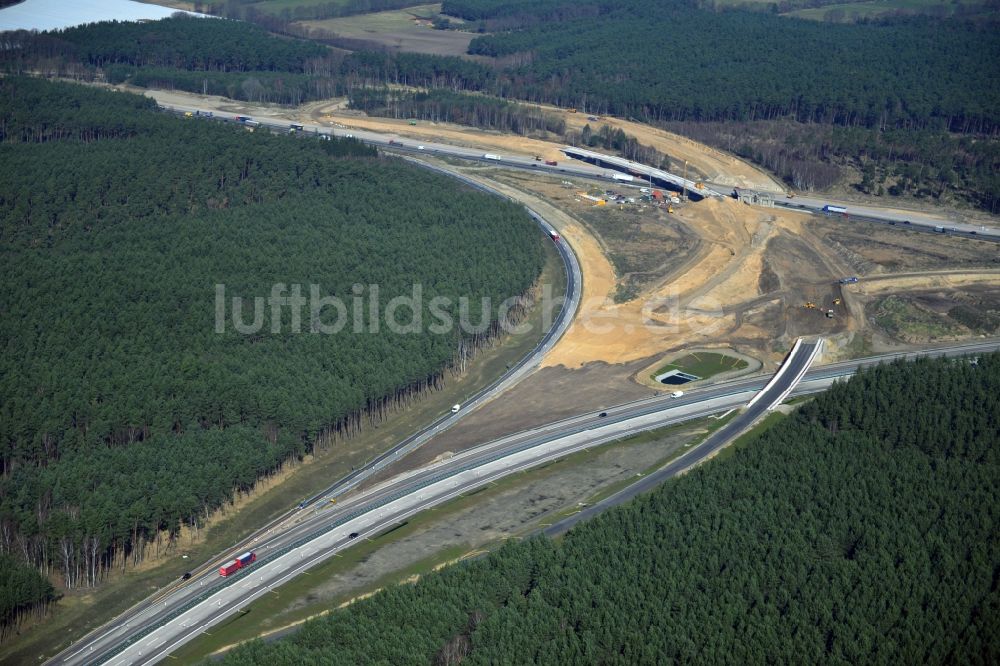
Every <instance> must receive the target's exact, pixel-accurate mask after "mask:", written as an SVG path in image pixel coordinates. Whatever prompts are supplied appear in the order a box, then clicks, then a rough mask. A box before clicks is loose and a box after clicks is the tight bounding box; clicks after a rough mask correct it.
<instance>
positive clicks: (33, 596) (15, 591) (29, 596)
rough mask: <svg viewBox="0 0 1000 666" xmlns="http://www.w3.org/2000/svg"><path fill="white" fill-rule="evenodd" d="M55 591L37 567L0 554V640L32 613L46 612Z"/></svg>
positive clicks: (53, 598)
mask: <svg viewBox="0 0 1000 666" xmlns="http://www.w3.org/2000/svg"><path fill="white" fill-rule="evenodd" d="M55 600H56V591H55V588H53V587H52V583H50V582H49V581H48V580H47V579H46V578H45V576H43V575H42V574H40V573H39V572H38V570H37V569H35V568H34V567H31V566H29V565H27V564H25V563H24V562H23V561H21V560H19V559H17V558H15V557H13V556H11V555H5V554H0V642H2V641H4V640H6V639H7V637H8V636H9V634H10V632H11V631H14V630H16V629H17V626H18V625H19V624H20V623H21V622H22V621H23V620H24V619H25V618H26V617H29V616H31V615H39V614H43V613H45V611H46V609H47V607H48V605H49V604H50V603H52V602H53V601H55Z"/></svg>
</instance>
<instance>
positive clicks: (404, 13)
mask: <svg viewBox="0 0 1000 666" xmlns="http://www.w3.org/2000/svg"><path fill="white" fill-rule="evenodd" d="M286 1H288V2H294V1H296V0H286ZM440 13H441V4H440V3H437V4H427V5H416V6H414V7H407V8H406V9H397V10H393V11H386V12H375V13H372V14H359V15H356V16H345V17H342V18H335V19H323V20H318V21H301V22H299V23H297V24H296V25H300V26H302V27H304V28H307V29H312V30H318V31H322V32H325V33H333V34H335V35H337V36H338V37H346V38H350V39H362V40H365V41H367V42H371V43H372V45H373V46H377V47H382V48H388V49H391V50H393V51H400V52H410V53H427V54H431V55H450V56H466V52H467V51H468V49H469V42H471V41H472V40H473V38H474V37H476V34H475V33H471V32H463V31H460V30H435V29H434V28H433V27H432V26H431V22H432V21H433V20H434V18H436V17H437V16H439V15H440Z"/></svg>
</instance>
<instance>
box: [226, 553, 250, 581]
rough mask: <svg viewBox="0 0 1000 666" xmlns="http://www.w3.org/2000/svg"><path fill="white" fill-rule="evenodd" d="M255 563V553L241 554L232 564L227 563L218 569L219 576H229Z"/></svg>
mask: <svg viewBox="0 0 1000 666" xmlns="http://www.w3.org/2000/svg"><path fill="white" fill-rule="evenodd" d="M256 561H257V554H256V553H254V552H248V553H243V554H242V555H240V556H239V557H237V558H236V559H235V560H233V561H232V562H229V563H227V564H224V565H222V566H221V567H219V575H220V576H228V575H229V574H232V573H236V572H237V571H239V570H240V569H242V568H243V567H248V566H250V565H251V564H253V563H254V562H256Z"/></svg>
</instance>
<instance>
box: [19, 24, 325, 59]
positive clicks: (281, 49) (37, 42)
mask: <svg viewBox="0 0 1000 666" xmlns="http://www.w3.org/2000/svg"><path fill="white" fill-rule="evenodd" d="M30 36H31V35H30V33H29V34H28V35H24V37H30ZM17 53H18V54H20V55H22V56H23V57H25V58H31V57H33V56H36V55H41V56H44V57H72V58H74V59H76V60H79V61H80V62H83V63H85V64H88V65H94V66H95V67H103V66H105V65H109V64H121V65H131V66H133V67H146V66H155V67H173V68H177V69H187V70H194V71H206V72H246V71H267V72H297V73H301V72H304V71H306V63H307V62H308V61H309V60H310V59H313V58H323V57H325V56H327V55H329V51H328V49H326V48H324V47H323V46H320V45H319V44H313V43H310V42H306V41H301V40H295V39H287V38H282V37H276V36H274V35H272V34H270V33H268V32H267V31H266V30H264V29H262V28H260V27H258V26H255V25H250V24H245V23H239V22H237V21H213V20H205V19H202V18H197V17H192V16H189V15H187V14H180V13H178V14H175V15H174V16H172V17H170V18H166V19H163V20H160V21H148V22H141V23H140V22H136V21H122V22H118V21H102V22H99V23H88V24H86V25H83V26H78V27H75V28H66V29H65V30H54V31H51V32H43V33H40V34H38V35H37V37H36V38H35V39H24V41H20V42H18V44H17Z"/></svg>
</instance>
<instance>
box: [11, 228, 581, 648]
mask: <svg viewBox="0 0 1000 666" xmlns="http://www.w3.org/2000/svg"><path fill="white" fill-rule="evenodd" d="M540 242H542V243H543V244H544V247H545V252H546V262H545V267H544V269H543V271H542V276H541V278H540V280H541V281H542V283H543V284H544V283H546V282H547V283H549V284H552V285H553V293H554V295H555V296H557V297H558V296H560V295H562V294H563V293H565V289H566V278H565V273H564V269H563V265H562V261H561V260H560V259H559V256H558V254H557V253H556V251H555V249H554V248H553V247H552V244H551V243H550V242H548V241H547V240H545V239H541V240H540ZM542 317H543V314H542V307H541V306H540V304H539V305H536V307H535V308H534V309H533V311H532V313H531V314H530V315H529V318H528V320H527V322H528V323H530V324H532V326H531V328H530V331H531V332H530V334H526V335H519V336H508V337H507V338H505V339H503V340H501V341H500V343H499V344H498V345H497V346H496V347H494V348H492V349H488V350H485V351H484V352H482V353H481V354H479V355H478V356H477V357H476V358H475V359H474V360H473V361H472V363H470V365H469V367H468V369H467V372H466V374H465V375H464V376H462V377H460V378H455V379H452V378H449V379H448V380H447V384H446V386H445V388H443V389H442V390H440V391H436V392H433V393H427V394H425V395H424V396H423V397H422V398H421V399H420V400H418V401H417V402H416V403H415V404H414V406H413V407H411V408H409V409H407V410H406V411H403V412H399V413H396V414H394V415H392V416H390V417H389V418H388V419H387V420H386V421H385V422H384V423H382V424H381V425H379V426H377V427H375V428H372V429H370V430H368V431H367V432H364V433H362V434H361V435H359V436H358V437H355V438H353V439H351V440H348V441H345V442H341V443H340V445H339V448H336V449H334V450H329V451H326V452H323V453H320V454H318V455H317V456H315V457H312V458H310V459H309V460H308V461H307V462H306V463H305V464H301V465H300V466H299V467H298V468H297V469H296V470H295V471H294V473H292V474H291V475H290V476H289V477H288V478H287V479H286V480H284V481H283V482H282V483H280V484H278V485H276V486H274V487H272V488H270V489H269V490H267V491H265V492H262V493H260V494H259V495H258V496H256V497H254V498H253V499H251V500H250V501H249V502H248V503H247V504H246V505H244V506H243V507H242V508H241V509H240V510H239V511H238V512H233V513H232V514H231V515H230V516H228V517H227V518H225V519H223V520H221V521H220V522H218V523H216V524H215V525H213V526H212V527H210V528H208V530H207V531H206V533H205V536H204V538H203V539H202V540H201V541H199V542H198V543H196V544H195V545H193V546H191V547H189V548H186V549H185V550H184V551H183V552H175V554H174V555H172V556H167V557H165V558H164V559H163V560H162V561H161V562H159V563H157V564H156V566H152V567H148V568H143V569H140V570H130V571H127V572H125V573H123V574H119V575H116V576H115V577H114V578H112V579H111V580H109V581H107V582H105V583H104V584H103V585H101V587H99V588H97V589H96V590H75V591H71V592H67V593H66V594H65V596H64V597H63V599H62V600H60V601H59V602H58V603H57V604H54V605H53V609H52V611H51V614H50V615H49V617H47V618H45V619H44V620H42V621H41V622H38V623H36V624H33V625H27V626H24V627H22V628H21V630H20V631H19V632H17V633H16V634H14V636H13V637H10V638H8V639H7V641H5V644H4V645H3V646H0V663H11V664H28V663H38V662H39V661H41V660H43V659H45V658H48V657H51V656H53V655H54V654H55V653H56V652H58V651H60V650H62V649H63V648H65V647H66V646H68V645H69V644H70V643H71V642H72V641H73V640H76V639H79V638H81V637H82V636H83V635H85V634H86V633H87V632H89V631H91V630H92V629H94V628H96V627H98V626H100V625H101V624H103V623H104V622H107V621H108V620H110V619H111V618H113V617H115V616H116V615H118V614H119V613H122V612H124V611H125V610H127V609H128V608H130V607H131V606H132V605H134V604H136V603H138V602H139V601H141V600H143V599H144V598H146V597H147V596H149V595H151V594H154V593H156V592H157V591H158V590H162V589H164V588H165V587H167V586H169V585H172V584H174V583H176V582H177V580H178V579H179V578H180V576H181V575H182V574H183V573H184V572H185V571H189V570H191V569H193V568H194V567H195V566H197V565H200V564H202V563H204V562H206V561H208V560H210V559H211V558H213V557H214V556H216V555H218V554H219V553H222V552H223V551H225V550H227V549H229V548H231V546H232V545H233V544H234V543H237V542H239V541H240V540H242V539H243V538H245V537H246V536H247V535H248V534H250V533H252V532H253V531H254V529H256V528H257V527H259V526H260V525H263V524H266V523H268V522H269V521H271V520H273V519H274V518H276V517H277V516H280V515H281V514H282V513H284V512H285V511H287V510H288V509H289V508H291V507H293V506H295V505H296V504H297V503H298V502H299V501H300V500H301V499H302V498H303V497H307V496H310V495H312V494H314V493H316V492H319V491H320V490H321V489H323V488H326V487H327V486H329V485H330V483H331V482H332V481H333V480H335V479H337V478H340V477H341V476H343V475H344V474H346V473H347V472H349V471H350V470H351V468H352V466H358V465H361V464H364V462H365V461H367V460H369V459H371V458H372V457H374V456H375V455H377V454H378V453H379V452H381V451H384V450H386V449H387V448H389V447H390V446H392V445H393V444H395V443H396V442H398V441H399V440H401V439H403V438H405V437H406V436H408V435H409V434H411V433H413V432H415V431H416V430H419V429H420V428H421V427H422V426H423V425H424V424H426V423H428V422H430V421H432V420H433V419H435V418H436V417H437V416H439V415H440V414H442V413H444V412H447V411H448V410H449V409H450V408H451V405H453V404H455V403H456V402H457V403H461V402H465V398H467V397H468V396H469V395H471V394H473V393H474V392H476V391H477V390H479V389H480V388H482V387H483V386H486V385H488V384H489V383H491V382H492V381H494V380H495V379H496V378H497V377H499V376H500V375H501V374H503V373H504V372H505V371H506V369H507V368H508V367H509V366H511V365H513V364H514V363H516V362H517V361H518V360H520V359H521V358H523V357H524V356H525V355H526V354H528V353H529V352H530V351H531V350H532V349H533V348H534V347H535V345H536V344H537V343H538V341H539V340H540V339H541V338H542V336H543V334H544V331H542V330H541V328H542V327H541V323H542ZM183 555H187V556H188V557H187V559H184V558H183V557H182V556H183Z"/></svg>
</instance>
